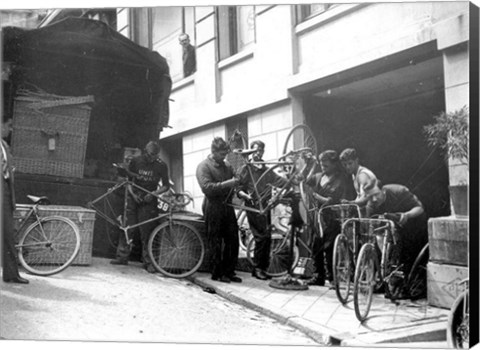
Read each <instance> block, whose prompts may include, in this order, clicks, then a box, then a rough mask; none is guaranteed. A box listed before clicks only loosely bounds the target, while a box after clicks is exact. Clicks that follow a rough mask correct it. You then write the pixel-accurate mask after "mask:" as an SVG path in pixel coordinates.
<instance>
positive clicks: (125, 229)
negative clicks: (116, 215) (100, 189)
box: [87, 180, 173, 245]
mask: <svg viewBox="0 0 480 350" xmlns="http://www.w3.org/2000/svg"><path fill="white" fill-rule="evenodd" d="M128 186H133V187H134V188H137V189H139V190H141V191H143V192H145V193H147V194H151V195H152V196H154V198H156V199H159V200H161V201H162V199H160V198H158V196H157V195H156V194H154V193H153V192H151V191H149V190H147V189H145V188H143V187H141V186H139V185H137V184H135V183H134V182H132V181H130V180H124V181H122V182H120V183H118V184H116V185H115V186H113V187H111V188H109V189H108V190H107V192H105V193H104V194H103V195H101V196H100V197H98V198H96V199H94V200H93V201H91V202H89V203H88V204H87V206H88V207H89V208H91V209H93V210H95V212H96V213H97V214H98V215H99V216H100V217H101V218H102V219H104V220H105V221H107V222H108V223H110V224H111V225H113V226H116V227H118V228H119V229H121V230H122V231H123V233H124V235H125V239H126V242H127V244H129V245H130V244H132V242H133V239H132V238H130V237H129V235H128V231H129V230H133V229H135V228H137V227H140V226H142V225H145V224H148V223H150V222H153V221H157V220H160V219H163V218H165V217H169V218H170V220H172V219H173V217H172V212H171V211H172V206H171V205H168V212H166V213H162V214H159V215H157V216H156V217H154V218H150V219H148V220H144V221H141V222H138V223H136V224H133V225H127V196H128ZM122 187H124V200H123V215H122V220H121V221H120V222H119V221H118V220H114V219H112V218H111V217H110V216H108V215H106V214H105V213H103V212H102V211H101V210H99V209H98V208H97V207H95V204H96V203H98V202H100V201H101V200H103V199H105V198H107V197H108V196H109V195H111V194H113V193H114V192H115V191H117V190H118V189H120V188H122ZM164 203H165V202H164ZM167 204H168V203H167Z"/></svg>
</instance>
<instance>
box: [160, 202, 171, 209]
mask: <svg viewBox="0 0 480 350" xmlns="http://www.w3.org/2000/svg"><path fill="white" fill-rule="evenodd" d="M169 208H170V206H169V204H168V203H165V202H163V201H161V200H158V209H160V210H161V211H168V209H169Z"/></svg>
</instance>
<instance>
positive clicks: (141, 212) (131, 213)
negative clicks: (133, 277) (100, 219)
mask: <svg viewBox="0 0 480 350" xmlns="http://www.w3.org/2000/svg"><path fill="white" fill-rule="evenodd" d="M157 215H158V208H157V201H156V200H153V201H152V202H150V203H141V204H138V203H137V202H135V201H134V200H133V199H132V198H130V197H129V198H128V199H127V225H129V226H131V225H134V224H136V223H140V222H142V221H145V220H148V219H151V218H154V217H156V216H157ZM157 225H158V222H157V221H152V222H150V223H148V224H143V225H140V226H139V227H138V231H139V232H140V241H141V243H142V260H143V264H144V265H145V266H147V265H151V263H152V260H151V259H150V256H149V255H148V239H149V238H150V234H151V233H152V231H153V230H154V228H155V227H156V226H157ZM133 231H134V230H131V231H129V237H130V238H131V237H132V234H133ZM131 249H132V247H131V245H130V244H127V241H126V239H125V234H124V233H123V232H121V233H120V236H119V239H118V246H117V259H118V260H128V257H129V256H130V252H131Z"/></svg>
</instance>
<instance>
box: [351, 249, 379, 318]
mask: <svg viewBox="0 0 480 350" xmlns="http://www.w3.org/2000/svg"><path fill="white" fill-rule="evenodd" d="M374 259H375V248H374V246H373V245H372V244H371V243H366V244H364V245H363V246H362V248H361V249H360V254H359V256H358V261H357V265H356V267H355V280H354V282H353V304H354V306H355V316H356V317H357V319H358V320H359V321H360V322H363V321H365V319H366V318H367V316H368V312H369V311H370V306H371V305H372V298H373V287H374V285H375V265H376V264H375V260H374Z"/></svg>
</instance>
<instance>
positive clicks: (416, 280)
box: [407, 243, 430, 300]
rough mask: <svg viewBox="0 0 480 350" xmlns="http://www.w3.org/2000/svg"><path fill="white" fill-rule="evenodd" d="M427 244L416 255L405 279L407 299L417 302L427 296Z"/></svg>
mask: <svg viewBox="0 0 480 350" xmlns="http://www.w3.org/2000/svg"><path fill="white" fill-rule="evenodd" d="M429 253H430V251H429V247H428V243H427V244H426V245H425V246H424V247H423V248H422V250H421V251H420V253H418V256H417V258H416V259H415V262H414V263H413V265H412V268H411V270H410V273H409V274H408V279H407V292H408V295H409V298H410V299H412V300H418V299H421V298H424V297H425V296H426V295H427V263H428V259H429V255H430V254H429Z"/></svg>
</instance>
